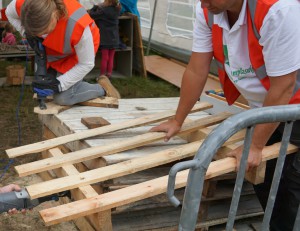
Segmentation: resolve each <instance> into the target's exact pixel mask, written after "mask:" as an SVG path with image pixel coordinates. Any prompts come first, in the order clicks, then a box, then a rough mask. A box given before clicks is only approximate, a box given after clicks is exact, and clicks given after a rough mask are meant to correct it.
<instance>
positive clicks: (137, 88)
mask: <svg viewBox="0 0 300 231" xmlns="http://www.w3.org/2000/svg"><path fill="white" fill-rule="evenodd" d="M112 83H113V85H114V86H115V87H116V88H117V89H118V90H119V92H120V94H121V96H122V98H127V99H128V98H155V97H157V98H159V97H178V96H179V88H177V87H176V86H174V85H171V84H170V83H167V82H166V81H164V80H161V79H159V78H157V77H154V76H148V78H143V77H139V76H133V77H130V78H126V79H112Z"/></svg>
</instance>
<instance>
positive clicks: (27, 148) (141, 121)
mask: <svg viewBox="0 0 300 231" xmlns="http://www.w3.org/2000/svg"><path fill="white" fill-rule="evenodd" d="M209 108H212V105H211V104H209V103H205V102H200V103H197V104H196V105H195V106H194V108H193V109H192V111H191V113H194V112H197V111H201V110H206V109H209ZM174 114H175V111H174V110H172V111H167V112H162V113H156V114H153V115H149V116H143V117H140V118H137V119H133V120H130V121H124V122H121V123H117V124H112V125H108V126H105V127H100V128H94V129H90V130H87V131H83V132H80V133H75V134H70V135H66V136H63V137H57V138H54V139H51V140H46V141H42V142H37V143H34V144H29V145H24V146H21V147H17V148H12V149H7V150H6V153H7V155H8V157H9V158H14V157H18V156H22V155H26V154H29V153H36V152H40V151H44V150H47V149H50V148H53V147H57V146H59V145H61V144H65V143H68V142H71V141H76V140H81V139H85V138H88V137H93V136H97V135H100V134H105V133H109V132H113V131H119V130H122V129H125V128H131V127H135V126H141V125H146V124H150V123H154V122H158V121H162V120H165V119H167V118H169V117H171V116H173V115H174Z"/></svg>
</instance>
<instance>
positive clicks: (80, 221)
mask: <svg viewBox="0 0 300 231" xmlns="http://www.w3.org/2000/svg"><path fill="white" fill-rule="evenodd" d="M177 104H178V98H160V99H131V100H124V99H121V100H120V101H119V108H118V109H111V108H107V109H106V108H95V107H74V108H71V109H69V110H66V111H64V112H62V113H59V114H57V115H40V119H41V121H42V123H43V124H44V126H45V130H44V136H45V138H46V139H47V140H45V141H43V142H39V143H35V144H31V145H26V146H22V147H18V148H13V149H9V150H7V154H8V156H9V157H11V158H14V157H17V156H23V155H27V154H31V153H36V152H40V151H43V157H42V159H41V160H38V161H35V162H32V163H27V164H23V165H20V166H16V171H17V172H18V174H19V175H20V176H26V175H29V174H36V173H38V174H40V175H41V176H42V178H43V179H44V180H45V181H44V182H42V183H38V184H32V185H29V186H27V187H26V188H27V191H28V193H29V194H30V196H31V198H39V197H42V196H45V195H50V194H53V193H56V192H61V191H65V190H71V192H72V197H73V199H75V201H74V202H70V203H67V204H65V205H61V206H57V207H54V208H50V209H45V210H42V211H41V212H40V213H41V217H42V218H43V220H44V222H45V224H46V225H53V224H57V223H60V222H64V221H70V220H74V221H75V223H76V224H77V226H78V227H79V229H80V230H112V229H113V230H128V229H131V230H145V229H152V230H155V229H156V230H162V229H163V230H176V226H177V222H178V217H179V213H180V210H179V209H175V208H172V207H171V206H170V204H169V203H168V202H167V201H166V200H165V199H164V201H162V200H161V199H159V203H156V205H157V206H155V204H153V202H151V198H158V197H159V195H161V194H163V193H165V192H166V187H167V179H168V176H167V172H168V169H170V166H172V165H173V163H174V162H176V161H180V160H182V159H186V158H192V157H193V155H194V153H195V152H196V151H197V150H198V148H199V146H200V145H201V143H202V141H203V138H205V137H206V136H207V134H208V133H209V132H210V131H211V129H212V128H211V126H214V125H216V124H218V123H220V122H221V121H223V120H224V119H226V118H227V117H228V116H230V113H219V114H216V115H208V114H207V113H205V112H202V111H203V110H206V109H209V108H211V107H212V105H211V104H209V103H205V102H201V103H198V104H197V105H196V106H195V107H194V110H193V113H192V114H190V115H189V117H188V119H187V120H186V123H185V124H184V126H183V128H182V130H181V132H180V134H179V136H178V137H176V138H174V139H172V140H171V141H170V142H169V143H165V142H163V141H162V140H163V138H164V133H154V132H148V131H149V129H150V128H151V127H152V126H153V124H156V123H157V122H159V121H162V120H166V119H168V118H170V117H172V116H173V115H174V113H175V111H174V110H175V109H176V107H177ZM96 115H98V116H101V117H102V118H104V119H106V120H107V121H109V122H110V123H111V124H110V125H107V126H103V127H99V128H93V129H89V130H88V129H87V127H86V126H85V125H83V124H82V123H81V118H82V117H93V116H96ZM243 137H244V133H243V132H240V133H237V134H236V135H234V136H233V137H231V138H230V139H229V140H228V141H227V142H226V143H225V145H224V146H223V147H222V148H221V150H220V151H219V153H218V155H217V157H216V159H218V160H216V161H213V162H212V163H211V165H210V166H209V169H208V171H207V175H206V178H207V180H208V179H215V178H216V177H218V176H224V175H225V174H227V173H231V172H234V171H235V159H234V158H228V157H225V158H224V154H225V153H226V152H228V151H230V150H232V149H233V148H235V147H236V146H237V142H239V141H241V140H243ZM278 150H279V144H275V145H273V146H270V147H267V148H265V149H264V151H263V161H266V160H268V159H271V158H275V157H276V156H277V153H278ZM296 150H297V148H296V147H295V146H292V145H290V146H289V149H288V152H289V153H292V152H295V151H296ZM221 157H222V158H221ZM262 169H263V168H262ZM262 169H261V168H259V170H260V171H255V172H253V173H252V174H249V176H248V179H250V180H251V179H252V180H253V181H256V180H260V179H261V171H262ZM146 173H147V174H146ZM187 174H188V171H183V172H180V173H178V175H177V181H176V188H178V189H179V188H183V187H184V186H185V184H186V179H187ZM130 176H135V177H133V178H130ZM141 176H142V177H141ZM124 179H125V180H124ZM126 179H127V180H126ZM207 183H208V186H207V189H208V190H206V193H205V194H206V195H205V196H206V197H205V198H206V200H207V201H210V199H209V198H211V197H212V195H209V194H214V193H212V191H210V190H209V188H214V187H215V185H214V184H213V183H209V181H207ZM211 185H212V187H211ZM105 190H108V192H106V191H105ZM156 196H158V197H156ZM213 196H214V195H213ZM160 197H161V196H160ZM223 197H224V196H223ZM223 197H222V198H223ZM227 197H230V196H228V195H227ZM147 200H150V202H149V201H148V202H146V201H147ZM152 200H153V199H152ZM140 201H141V202H140ZM245 201H249V200H245ZM245 203H246V202H245ZM250 204H251V203H250ZM252 204H253V202H252ZM203 208H207V207H205V206H203ZM217 211H219V210H217ZM206 212H207V209H204V210H203V213H201V214H202V215H203V216H202V218H207V217H209V216H207V214H206ZM244 213H246V214H247V213H252V214H259V213H261V209H260V208H259V209H258V210H257V208H256V209H254V208H252V209H251V208H249V210H247V211H246V212H245V211H244ZM126 214H127V215H126ZM128 214H129V215H128ZM129 217H131V218H132V220H133V222H132V223H128V222H127V225H126V224H125V223H124V222H123V221H128V220H129ZM147 219H148V220H147ZM149 219H150V220H149ZM212 219H213V220H215V223H217V222H216V220H217V219H219V220H220V218H216V217H213V218H212ZM206 220H207V219H206ZM219 220H218V221H219ZM223 222H224V219H223ZM206 225H208V223H205V222H199V224H198V227H202V226H206Z"/></svg>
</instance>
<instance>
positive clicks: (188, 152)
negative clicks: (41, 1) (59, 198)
mask: <svg viewBox="0 0 300 231" xmlns="http://www.w3.org/2000/svg"><path fill="white" fill-rule="evenodd" d="M243 137H244V136H233V137H232V138H231V139H229V140H228V141H227V142H226V143H225V144H224V145H228V144H232V143H235V142H237V141H240V140H241V139H243ZM202 142H203V140H201V141H196V142H193V143H189V144H185V145H180V146H178V147H176V148H171V149H167V150H163V151H160V152H156V153H153V154H149V155H146V156H144V157H139V158H135V159H133V160H128V161H124V162H121V163H118V164H114V165H109V166H106V167H102V168H98V169H94V170H90V171H87V172H83V173H80V174H78V175H73V176H67V177H63V178H59V179H54V180H52V181H46V182H41V183H37V184H34V185H29V186H27V187H26V189H27V191H28V193H29V195H30V197H31V198H39V197H42V196H46V195H51V194H53V193H57V192H62V191H65V190H69V189H73V188H77V187H80V186H83V185H87V184H93V183H97V182H102V181H105V180H109V179H113V178H116V177H120V176H124V175H128V174H132V173H135V172H139V171H142V170H145V169H148V168H153V167H156V166H159V165H163V164H166V163H171V162H173V161H176V160H180V159H183V158H187V157H192V156H193V155H194V154H195V152H196V151H197V150H198V149H199V147H200V145H201V144H202Z"/></svg>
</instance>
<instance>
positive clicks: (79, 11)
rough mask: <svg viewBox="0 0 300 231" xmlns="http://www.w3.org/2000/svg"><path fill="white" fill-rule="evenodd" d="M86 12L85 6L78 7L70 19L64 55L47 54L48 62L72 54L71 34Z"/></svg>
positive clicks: (66, 32) (65, 38)
mask: <svg viewBox="0 0 300 231" xmlns="http://www.w3.org/2000/svg"><path fill="white" fill-rule="evenodd" d="M85 14H86V10H85V9H84V8H82V7H81V8H78V9H77V10H76V11H75V12H74V13H73V14H72V15H71V16H70V17H69V19H68V23H67V27H66V31H65V37H64V48H63V53H64V54H63V55H55V56H54V55H47V60H48V62H54V61H57V60H60V59H63V58H65V57H67V56H68V55H70V54H72V53H73V52H72V47H71V42H70V41H71V36H72V33H73V31H74V28H75V25H76V22H77V21H78V20H79V19H80V18H82V17H83V16H84V15H85Z"/></svg>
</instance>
